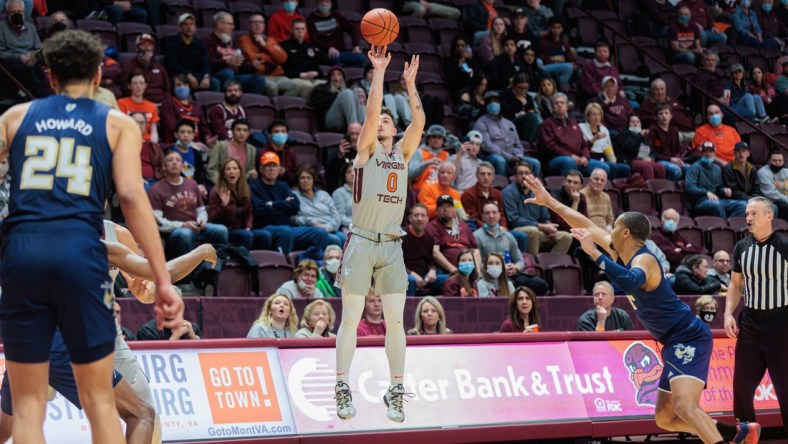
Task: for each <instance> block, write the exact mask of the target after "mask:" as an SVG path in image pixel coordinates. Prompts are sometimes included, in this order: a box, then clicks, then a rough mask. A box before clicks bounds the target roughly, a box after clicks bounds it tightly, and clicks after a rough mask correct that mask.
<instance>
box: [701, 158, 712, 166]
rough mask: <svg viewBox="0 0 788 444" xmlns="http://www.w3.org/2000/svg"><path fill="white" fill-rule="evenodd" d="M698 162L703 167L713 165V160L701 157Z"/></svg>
mask: <svg viewBox="0 0 788 444" xmlns="http://www.w3.org/2000/svg"><path fill="white" fill-rule="evenodd" d="M700 162H701V163H702V164H704V165H711V164H712V163H714V159H713V158H711V157H701V158H700Z"/></svg>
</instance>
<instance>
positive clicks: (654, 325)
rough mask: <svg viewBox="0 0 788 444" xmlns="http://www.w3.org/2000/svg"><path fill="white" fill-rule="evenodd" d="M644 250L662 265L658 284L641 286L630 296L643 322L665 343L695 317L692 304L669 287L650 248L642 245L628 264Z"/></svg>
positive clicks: (629, 266) (627, 265)
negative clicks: (647, 287)
mask: <svg viewBox="0 0 788 444" xmlns="http://www.w3.org/2000/svg"><path fill="white" fill-rule="evenodd" d="M641 254H648V255H650V256H652V257H653V258H654V260H655V261H656V262H657V266H658V267H659V275H660V280H659V285H658V286H657V288H656V289H654V290H652V291H645V290H642V289H638V290H637V291H634V292H632V295H630V296H628V297H629V300H630V302H631V303H632V306H633V307H634V308H635V313H637V315H638V318H640V322H641V323H642V324H643V326H644V327H646V330H648V331H649V333H651V334H652V335H653V336H654V338H656V339H657V340H658V341H659V342H661V343H662V344H664V343H665V341H666V340H667V339H668V337H669V335H670V333H678V332H681V331H683V330H684V329H686V328H687V327H688V326H689V325H690V324H691V323H692V321H693V319H695V316H694V315H693V314H692V311H691V310H690V308H689V306H688V305H687V304H685V303H684V302H681V300H680V299H679V298H678V296H676V293H675V292H674V291H673V289H672V288H671V287H670V283H668V281H667V279H665V272H664V271H663V270H662V266H661V265H659V260H658V259H657V258H656V256H654V255H653V254H651V252H650V251H649V250H648V248H646V247H645V246H644V247H641V248H640V250H638V251H637V253H635V254H634V255H633V256H632V259H630V260H629V262H628V263H627V264H626V267H627V268H632V261H633V260H634V259H635V258H636V257H637V256H639V255H641Z"/></svg>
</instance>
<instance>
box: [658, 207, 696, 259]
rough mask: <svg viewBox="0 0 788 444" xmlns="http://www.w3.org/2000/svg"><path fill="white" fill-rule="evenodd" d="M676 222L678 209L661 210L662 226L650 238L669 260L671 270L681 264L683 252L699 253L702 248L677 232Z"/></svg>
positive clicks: (677, 220)
mask: <svg viewBox="0 0 788 444" xmlns="http://www.w3.org/2000/svg"><path fill="white" fill-rule="evenodd" d="M678 224H679V213H678V211H676V210H674V209H672V208H668V209H666V210H665V211H663V212H662V226H661V227H660V228H659V230H654V231H653V232H652V234H651V240H653V241H654V243H655V244H657V247H659V249H660V250H662V252H663V253H665V257H667V258H668V262H670V268H671V269H673V270H675V269H676V267H678V266H679V265H680V264H681V260H682V259H683V258H684V255H685V254H698V253H701V248H702V247H701V246H699V245H694V244H693V243H692V242H690V241H689V240H687V238H685V237H684V236H683V235H682V234H681V233H677V232H676V228H678Z"/></svg>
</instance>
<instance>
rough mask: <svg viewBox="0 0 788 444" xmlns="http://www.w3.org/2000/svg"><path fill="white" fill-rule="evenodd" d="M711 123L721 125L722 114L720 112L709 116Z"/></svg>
mask: <svg viewBox="0 0 788 444" xmlns="http://www.w3.org/2000/svg"><path fill="white" fill-rule="evenodd" d="M709 123H710V124H711V126H720V124H721V123H722V116H721V115H720V114H715V115H713V116H709Z"/></svg>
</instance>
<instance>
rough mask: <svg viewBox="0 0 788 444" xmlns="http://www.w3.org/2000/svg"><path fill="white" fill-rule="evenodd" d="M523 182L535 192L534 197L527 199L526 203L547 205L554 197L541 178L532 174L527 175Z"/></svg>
mask: <svg viewBox="0 0 788 444" xmlns="http://www.w3.org/2000/svg"><path fill="white" fill-rule="evenodd" d="M523 184H524V185H525V186H526V187H527V188H528V189H529V190H531V191H532V192H533V193H534V197H530V198H528V199H526V200H525V203H527V204H529V203H532V204H537V205H545V206H547V204H548V202H550V199H551V198H552V197H551V196H550V193H548V192H547V190H546V189H545V187H544V185H542V182H540V181H539V179H537V178H536V177H534V176H532V175H531V176H526V177H525V182H524V183H523Z"/></svg>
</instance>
